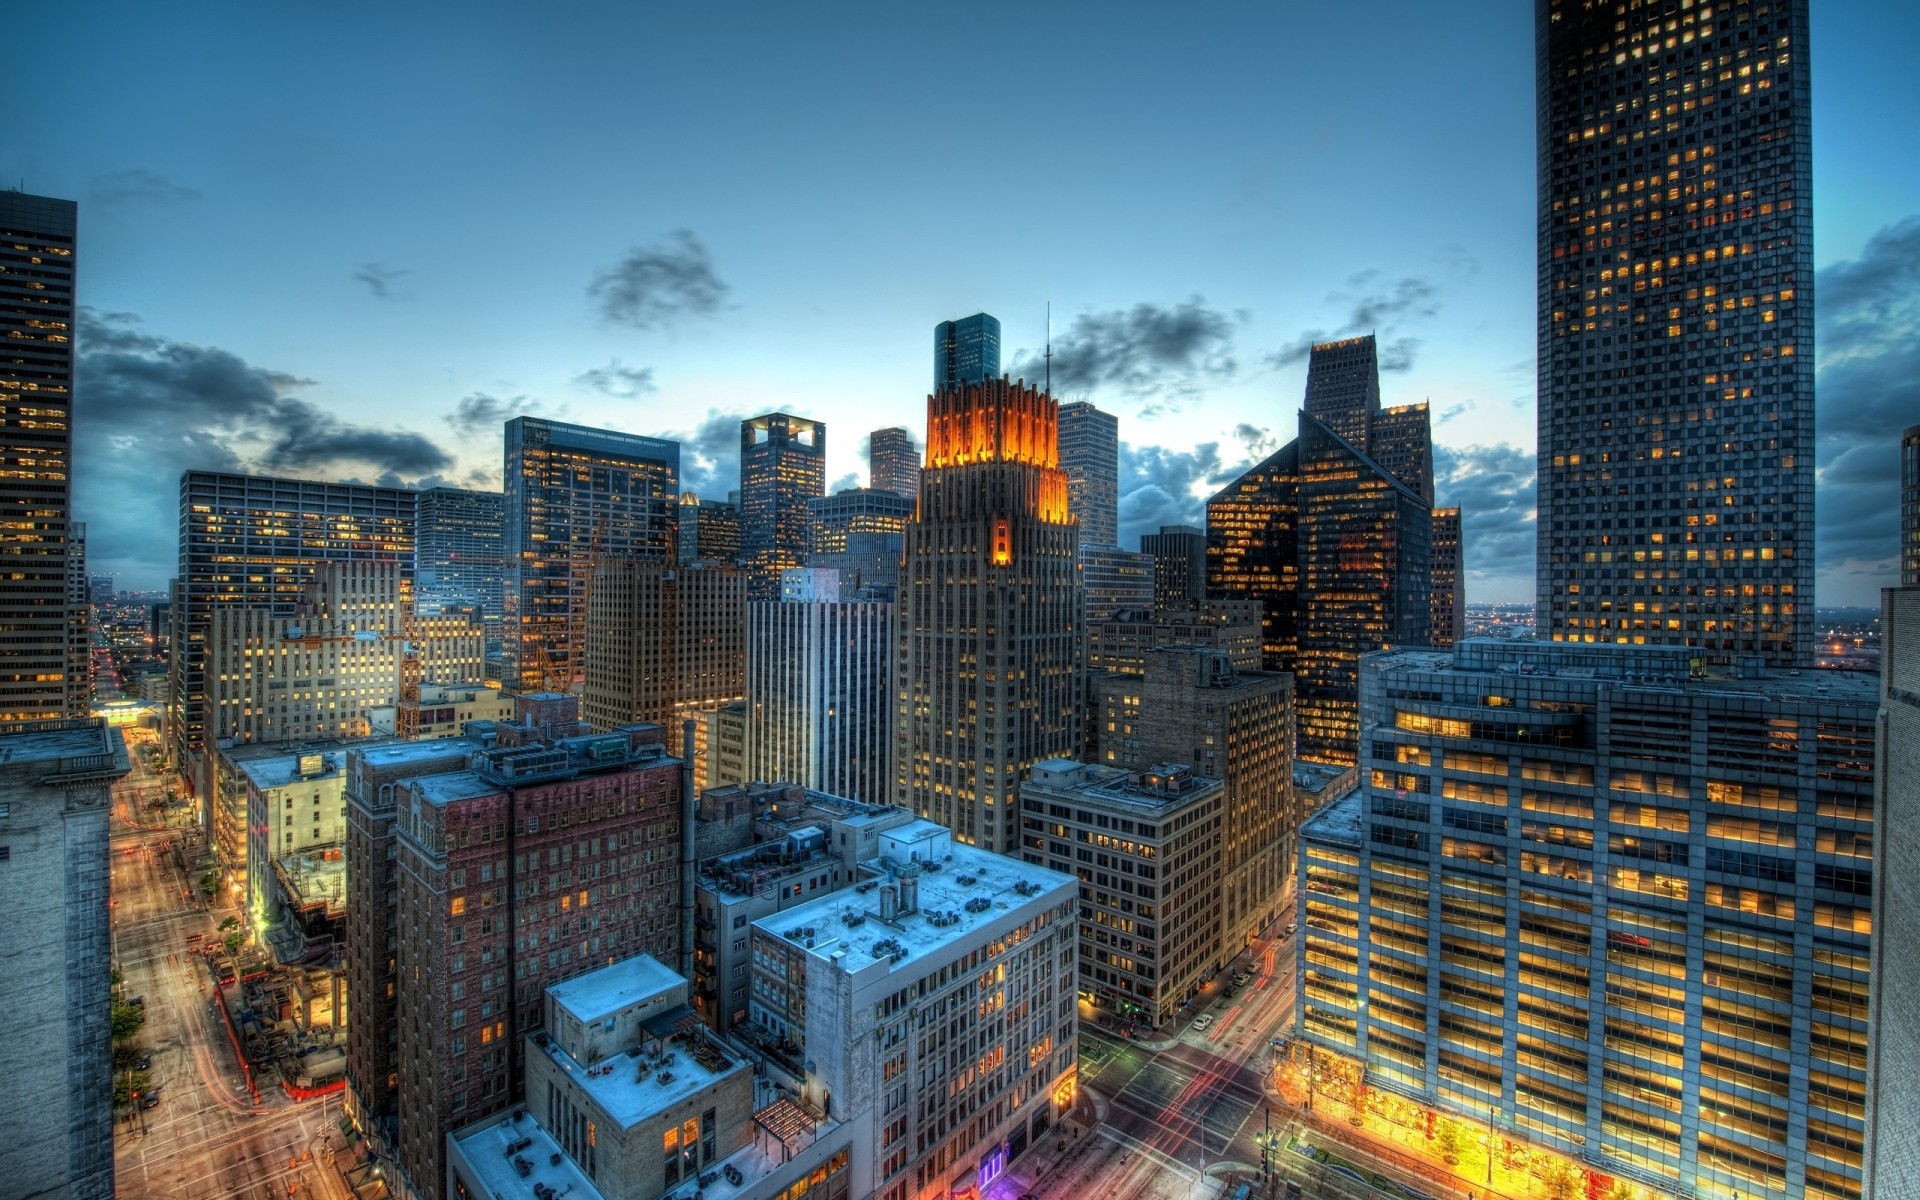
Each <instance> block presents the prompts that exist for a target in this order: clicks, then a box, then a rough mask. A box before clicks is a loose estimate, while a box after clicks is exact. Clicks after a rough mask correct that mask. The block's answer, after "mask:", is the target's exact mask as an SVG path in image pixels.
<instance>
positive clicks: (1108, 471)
mask: <svg viewBox="0 0 1920 1200" xmlns="http://www.w3.org/2000/svg"><path fill="white" fill-rule="evenodd" d="M1060 469H1061V470H1062V471H1064V472H1066V476H1067V511H1068V512H1070V513H1072V514H1073V515H1074V516H1075V517H1078V518H1079V520H1080V553H1081V554H1082V555H1083V556H1084V555H1085V554H1086V552H1087V551H1088V550H1091V549H1093V548H1095V547H1107V548H1111V547H1115V546H1118V545H1119V544H1120V418H1119V417H1116V416H1114V415H1113V414H1112V413H1109V412H1102V411H1100V410H1099V409H1097V408H1095V407H1094V406H1093V405H1091V404H1089V403H1087V402H1086V401H1084V400H1079V401H1074V402H1071V403H1068V404H1062V405H1061V406H1060Z"/></svg>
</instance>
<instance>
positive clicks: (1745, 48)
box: [1535, 0, 1814, 665]
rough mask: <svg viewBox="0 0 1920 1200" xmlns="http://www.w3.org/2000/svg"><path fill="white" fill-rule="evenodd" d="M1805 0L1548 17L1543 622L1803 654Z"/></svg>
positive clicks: (1542, 142) (1809, 396)
mask: <svg viewBox="0 0 1920 1200" xmlns="http://www.w3.org/2000/svg"><path fill="white" fill-rule="evenodd" d="M1807 10H1808V3H1807V0H1731V2H1729V3H1720V4H1713V5H1692V6H1689V5H1685V4H1680V3H1673V4H1667V3H1659V4H1646V5H1640V6H1636V7H1634V8H1632V10H1631V12H1630V13H1629V12H1627V11H1626V10H1622V9H1621V8H1620V6H1618V5H1611V4H1609V5H1597V4H1590V3H1586V2H1585V0H1537V3H1536V7H1535V12H1536V14H1537V19H1538V30H1539V32H1538V39H1537V42H1538V47H1539V57H1538V60H1537V70H1538V86H1539V110H1540V111H1539V121H1538V124H1537V128H1538V131H1539V133H1538V136H1539V284H1540V291H1539V338H1540V346H1539V372H1540V379H1539V396H1540V436H1539V490H1540V497H1539V532H1538V540H1539V551H1538V552H1539V595H1538V610H1539V611H1538V628H1539V630H1540V632H1541V634H1542V636H1546V637H1551V638H1552V639H1554V640H1555V641H1578V642H1596V643H1614V644H1625V645H1640V644H1650V645H1651V644H1671V645H1687V646H1694V647H1697V648H1699V649H1700V650H1701V652H1702V653H1703V654H1704V655H1705V657H1707V658H1708V659H1709V660H1710V661H1714V662H1734V661H1739V660H1745V659H1758V660H1761V661H1764V662H1766V663H1769V664H1775V665H1785V664H1789V663H1797V662H1800V661H1802V660H1803V659H1805V658H1806V657H1807V655H1808V654H1809V653H1810V651H1811V647H1812V638H1813V545H1812V543H1813V446H1814V442H1813V292H1812V288H1813V204H1812V200H1813V195H1812V158H1813V146H1812V124H1811V113H1810V109H1809V96H1810V84H1811V76H1810V74H1809V64H1808V59H1807Z"/></svg>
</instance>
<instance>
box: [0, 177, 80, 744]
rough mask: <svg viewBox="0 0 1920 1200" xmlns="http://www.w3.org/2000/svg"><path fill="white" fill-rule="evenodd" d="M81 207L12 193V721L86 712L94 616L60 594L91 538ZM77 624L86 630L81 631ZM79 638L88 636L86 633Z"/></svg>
mask: <svg viewBox="0 0 1920 1200" xmlns="http://www.w3.org/2000/svg"><path fill="white" fill-rule="evenodd" d="M76 233H77V206H76V205H75V204H74V202H73V201H71V200H56V199H52V198H49V197H45V196H31V195H27V194H26V193H24V192H16V191H0V329H4V330H5V341H4V343H3V344H4V346H5V347H6V349H5V351H4V353H0V461H4V463H5V467H6V470H5V477H6V483H7V486H6V488H5V489H4V490H3V491H0V527H4V528H5V529H7V530H8V534H7V559H8V563H7V570H6V572H5V574H4V577H3V578H0V625H4V626H5V628H6V630H7V633H8V634H9V635H10V636H7V637H4V638H0V720H5V721H38V720H52V719H57V718H60V717H63V716H84V715H85V714H86V712H87V707H88V702H89V697H88V695H87V689H86V683H85V679H84V675H85V673H86V669H87V647H86V644H85V637H84V633H85V631H84V629H83V628H78V627H77V626H78V624H82V623H83V622H81V621H79V620H78V618H79V617H81V616H83V614H84V612H85V609H84V607H82V608H81V609H80V610H79V613H78V614H76V613H74V611H73V605H71V604H70V603H62V601H61V599H60V597H61V596H62V594H63V593H65V592H66V591H67V588H68V584H69V561H68V560H69V557H70V556H72V557H79V558H80V563H79V564H78V568H79V570H80V571H82V572H84V570H85V567H84V561H85V560H84V557H81V554H82V545H83V544H82V542H81V541H80V540H79V539H78V538H77V537H75V538H74V539H73V540H72V541H69V537H70V535H72V534H76V533H77V528H76V529H70V528H69V526H68V516H69V513H68V503H69V495H68V469H69V464H70V461H71V457H72V451H73V431H72V427H71V424H70V422H71V418H72V413H73V407H72V406H73V329H72V326H73V319H74V293H73V267H74V250H75V242H74V239H75V235H76ZM70 621H75V622H76V624H75V625H73V626H70ZM74 635H79V636H78V637H77V638H76V637H75V636H74Z"/></svg>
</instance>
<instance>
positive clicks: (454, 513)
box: [413, 487, 507, 640]
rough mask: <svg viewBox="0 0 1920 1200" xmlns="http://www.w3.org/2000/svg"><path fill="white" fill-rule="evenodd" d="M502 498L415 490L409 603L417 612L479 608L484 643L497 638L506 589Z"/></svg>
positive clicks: (454, 490)
mask: <svg viewBox="0 0 1920 1200" xmlns="http://www.w3.org/2000/svg"><path fill="white" fill-rule="evenodd" d="M506 521H507V498H506V497H505V496H504V495H502V494H501V493H499V492H471V491H467V490H465V489H463V488H449V487H437V488H428V489H426V490H425V491H423V492H421V493H420V495H419V498H418V500H417V501H416V503H415V516H414V546H413V553H414V566H413V578H414V605H415V608H416V609H417V610H418V611H419V612H422V613H438V612H442V611H445V610H446V609H449V608H473V609H477V610H479V613H480V622H481V624H482V625H483V626H484V627H485V628H486V631H487V637H488V639H489V640H492V639H496V638H498V637H499V636H500V609H501V604H502V596H503V595H504V593H505V591H506V570H507V568H506V550H505V539H506Z"/></svg>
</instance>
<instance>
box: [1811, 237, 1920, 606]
mask: <svg viewBox="0 0 1920 1200" xmlns="http://www.w3.org/2000/svg"><path fill="white" fill-rule="evenodd" d="M1814 294H1815V295H1816V296H1818V297H1819V309H1818V317H1817V320H1818V322H1819V330H1818V333H1819V338H1818V341H1819V348H1820V358H1819V372H1818V375H1817V377H1816V383H1817V389H1816V392H1815V396H1816V404H1817V408H1818V413H1817V420H1816V421H1815V424H1814V428H1815V430H1816V431H1817V436H1818V441H1817V443H1816V450H1815V454H1814V465H1815V469H1816V471H1817V472H1818V475H1817V478H1818V483H1819V495H1818V503H1817V504H1816V505H1815V507H1814V513H1815V521H1816V524H1815V529H1814V536H1815V545H1816V547H1817V553H1818V563H1819V580H1820V582H1819V592H1818V596H1819V600H1820V602H1821V603H1822V604H1872V603H1874V602H1875V592H1876V590H1877V589H1878V588H1880V587H1883V586H1887V585H1889V584H1892V583H1894V582H1896V581H1897V576H1898V571H1897V566H1896V555H1897V553H1898V546H1899V536H1900V531H1899V517H1898V513H1899V502H1900V466H1899V450H1898V446H1899V439H1900V433H1901V431H1902V430H1903V429H1905V428H1906V427H1907V426H1908V425H1911V424H1913V423H1914V422H1916V421H1920V217H1909V218H1907V219H1906V220H1904V221H1901V222H1899V223H1897V224H1894V225H1890V226H1888V227H1887V228H1885V229H1882V230H1881V231H1880V232H1878V233H1876V234H1875V235H1874V236H1873V237H1872V238H1870V239H1868V241H1867V244H1866V246H1865V247H1864V248H1863V249H1862V250H1861V252H1860V257H1859V258H1857V259H1853V260H1850V261H1847V262H1838V263H1834V264H1833V265H1832V266H1829V267H1827V268H1826V269H1825V270H1823V271H1821V272H1820V273H1819V275H1818V277H1817V278H1816V280H1815V286H1814Z"/></svg>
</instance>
